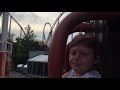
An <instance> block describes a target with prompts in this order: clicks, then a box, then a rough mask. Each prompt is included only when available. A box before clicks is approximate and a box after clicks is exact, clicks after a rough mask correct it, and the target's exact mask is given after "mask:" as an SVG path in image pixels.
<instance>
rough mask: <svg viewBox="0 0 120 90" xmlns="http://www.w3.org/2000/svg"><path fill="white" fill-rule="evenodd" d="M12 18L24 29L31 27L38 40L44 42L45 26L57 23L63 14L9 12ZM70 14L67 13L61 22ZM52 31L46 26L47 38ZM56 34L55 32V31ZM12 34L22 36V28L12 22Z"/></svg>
mask: <svg viewBox="0 0 120 90" xmlns="http://www.w3.org/2000/svg"><path fill="white" fill-rule="evenodd" d="M9 13H10V14H11V15H12V17H13V18H14V19H15V20H16V21H17V22H18V23H19V24H20V25H21V26H22V27H23V28H25V27H26V26H27V25H30V26H31V29H32V30H34V33H35V35H36V36H37V37H36V39H37V40H42V35H43V34H42V33H43V28H44V24H45V23H46V22H49V23H50V24H51V25H53V23H54V22H55V20H56V19H57V17H58V16H59V15H60V13H61V12H9ZM69 13H70V12H65V13H64V14H63V15H62V16H61V18H60V21H61V20H62V19H63V18H64V17H66V16H67V15H68V14H69ZM49 31H50V26H49V25H46V27H45V35H46V37H47V35H48V33H49ZM53 32H54V30H53ZM11 33H14V34H15V36H16V37H18V36H20V27H19V26H18V25H17V23H16V22H15V21H14V20H12V21H11Z"/></svg>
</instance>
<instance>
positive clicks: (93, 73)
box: [62, 34, 101, 78]
mask: <svg viewBox="0 0 120 90" xmlns="http://www.w3.org/2000/svg"><path fill="white" fill-rule="evenodd" d="M99 46H100V44H99V41H98V40H97V39H96V38H95V36H90V35H81V34H79V35H77V36H75V37H74V39H73V40H72V41H71V42H70V43H69V48H70V53H69V64H70V67H71V68H72V69H71V70H70V71H69V72H67V73H65V74H64V75H63V76H62V78H101V75H100V74H99V72H98V71H97V70H95V69H94V65H95V64H97V62H98V61H99Z"/></svg>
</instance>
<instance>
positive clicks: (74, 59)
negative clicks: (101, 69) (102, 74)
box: [69, 44, 97, 74]
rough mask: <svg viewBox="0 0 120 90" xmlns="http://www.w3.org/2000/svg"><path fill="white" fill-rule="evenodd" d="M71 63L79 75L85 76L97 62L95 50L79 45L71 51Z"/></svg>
mask: <svg viewBox="0 0 120 90" xmlns="http://www.w3.org/2000/svg"><path fill="white" fill-rule="evenodd" d="M69 63H70V66H71V68H72V69H74V70H75V71H76V72H77V73H79V74H83V73H85V72H87V71H89V70H90V69H91V68H92V67H93V65H94V64H96V63H97V60H95V56H94V53H93V49H91V48H88V47H86V46H84V45H81V44H78V45H77V46H74V47H72V48H71V50H70V54H69Z"/></svg>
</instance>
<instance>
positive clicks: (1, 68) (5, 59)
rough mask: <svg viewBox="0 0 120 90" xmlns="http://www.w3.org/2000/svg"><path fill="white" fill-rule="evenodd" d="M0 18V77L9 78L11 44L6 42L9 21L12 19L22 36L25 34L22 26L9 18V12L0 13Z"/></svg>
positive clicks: (8, 34) (8, 32) (9, 30)
mask: <svg viewBox="0 0 120 90" xmlns="http://www.w3.org/2000/svg"><path fill="white" fill-rule="evenodd" d="M0 17H1V33H0V77H1V78H9V77H10V69H11V55H12V43H10V42H9V41H8V40H9V39H10V34H11V33H10V32H11V19H13V20H14V21H15V22H16V23H17V24H18V25H19V27H20V28H21V31H22V32H23V33H24V35H25V32H24V29H23V28H22V26H21V25H20V24H19V23H18V22H17V21H16V20H15V19H14V18H13V17H12V16H11V14H10V13H9V12H0ZM8 26H9V27H8ZM8 28H9V29H8ZM22 32H21V33H22ZM20 37H21V36H20Z"/></svg>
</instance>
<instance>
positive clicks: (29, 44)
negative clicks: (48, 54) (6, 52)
mask: <svg viewBox="0 0 120 90" xmlns="http://www.w3.org/2000/svg"><path fill="white" fill-rule="evenodd" d="M25 30H26V36H24V37H23V38H19V37H17V38H16V39H15V40H16V42H13V55H12V63H13V64H14V65H13V66H14V68H16V66H17V65H18V64H26V63H27V60H28V59H29V51H35V50H48V48H47V46H46V45H44V44H43V43H42V42H41V41H40V42H39V41H37V40H35V38H36V35H35V34H34V32H33V31H34V30H31V27H30V25H28V26H27V27H25Z"/></svg>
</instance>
